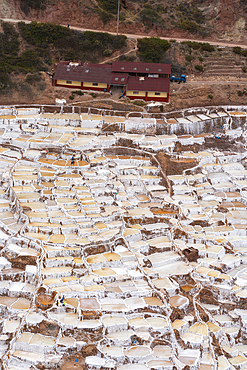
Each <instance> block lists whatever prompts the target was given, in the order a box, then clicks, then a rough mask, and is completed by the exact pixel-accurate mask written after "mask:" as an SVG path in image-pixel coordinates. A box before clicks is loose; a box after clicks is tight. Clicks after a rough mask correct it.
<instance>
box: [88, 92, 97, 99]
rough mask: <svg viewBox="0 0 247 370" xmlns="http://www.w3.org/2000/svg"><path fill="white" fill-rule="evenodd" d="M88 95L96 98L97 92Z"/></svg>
mask: <svg viewBox="0 0 247 370" xmlns="http://www.w3.org/2000/svg"><path fill="white" fill-rule="evenodd" d="M90 95H91V96H92V97H93V98H97V96H98V95H97V94H95V93H91V94H90Z"/></svg>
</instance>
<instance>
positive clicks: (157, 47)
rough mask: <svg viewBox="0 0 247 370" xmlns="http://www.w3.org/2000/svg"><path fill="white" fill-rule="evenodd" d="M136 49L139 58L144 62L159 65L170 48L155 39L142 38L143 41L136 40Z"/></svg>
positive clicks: (166, 42) (163, 42) (166, 43)
mask: <svg viewBox="0 0 247 370" xmlns="http://www.w3.org/2000/svg"><path fill="white" fill-rule="evenodd" d="M137 47H138V49H139V55H140V58H141V59H142V60H143V61H144V62H151V63H160V62H162V59H163V56H164V53H165V52H166V51H167V50H168V49H169V48H170V47H171V44H170V43H169V42H168V41H166V40H161V39H159V38H156V37H151V38H147V37H144V38H143V39H138V41H137Z"/></svg>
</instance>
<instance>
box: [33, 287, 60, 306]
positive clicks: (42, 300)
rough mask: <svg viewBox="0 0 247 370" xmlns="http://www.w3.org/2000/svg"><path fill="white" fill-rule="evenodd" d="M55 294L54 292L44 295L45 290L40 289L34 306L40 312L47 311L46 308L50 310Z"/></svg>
mask: <svg viewBox="0 0 247 370" xmlns="http://www.w3.org/2000/svg"><path fill="white" fill-rule="evenodd" d="M56 294H57V293H56V292H53V293H52V294H48V293H46V290H45V288H40V289H39V291H38V292H37V296H36V305H37V306H38V307H39V308H41V309H42V310H47V309H48V308H51V307H52V306H53V304H54V303H55V299H54V298H55V296H56Z"/></svg>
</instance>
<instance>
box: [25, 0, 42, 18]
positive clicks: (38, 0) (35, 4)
mask: <svg viewBox="0 0 247 370" xmlns="http://www.w3.org/2000/svg"><path fill="white" fill-rule="evenodd" d="M45 3H46V1H45V0H21V3H20V5H21V10H22V11H23V12H24V13H25V14H26V15H27V14H28V13H29V12H30V9H41V10H45V9H46V4H45Z"/></svg>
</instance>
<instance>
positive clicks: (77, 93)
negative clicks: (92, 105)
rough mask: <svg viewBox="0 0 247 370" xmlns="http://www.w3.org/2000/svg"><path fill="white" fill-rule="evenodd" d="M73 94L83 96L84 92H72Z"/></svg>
mask: <svg viewBox="0 0 247 370" xmlns="http://www.w3.org/2000/svg"><path fill="white" fill-rule="evenodd" d="M73 94H76V95H81V96H82V95H84V92H82V91H81V90H75V91H73Z"/></svg>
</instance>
